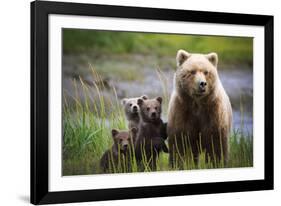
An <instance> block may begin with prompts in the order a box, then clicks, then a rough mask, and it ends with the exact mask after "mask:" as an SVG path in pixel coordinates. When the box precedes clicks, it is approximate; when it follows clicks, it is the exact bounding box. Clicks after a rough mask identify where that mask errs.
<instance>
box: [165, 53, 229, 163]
mask: <svg viewBox="0 0 281 206" xmlns="http://www.w3.org/2000/svg"><path fill="white" fill-rule="evenodd" d="M176 61H177V70H176V72H175V74H174V89H173V92H172V95H171V98H170V102H169V108H168V126H167V133H168V142H169V153H170V154H169V161H170V164H171V166H174V165H175V164H174V163H175V162H178V163H179V166H180V167H181V168H182V166H183V164H184V161H185V160H186V159H185V158H186V156H185V155H187V154H186V148H185V146H189V147H190V148H191V151H192V154H193V157H194V161H195V163H197V162H198V156H199V152H200V151H199V150H200V149H202V150H203V151H204V152H206V161H207V160H208V159H210V160H211V161H213V162H214V160H216V161H220V160H222V159H223V160H224V163H225V164H226V163H227V159H228V137H229V134H230V129H231V124H232V108H231V104H230V101H229V98H228V96H227V94H226V92H225V90H224V88H223V86H222V84H221V81H220V78H219V75H218V71H217V64H218V56H217V54H216V53H210V54H206V55H204V54H191V53H188V52H186V51H184V50H179V51H178V53H177V57H176Z"/></svg>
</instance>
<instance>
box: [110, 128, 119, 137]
mask: <svg viewBox="0 0 281 206" xmlns="http://www.w3.org/2000/svg"><path fill="white" fill-rule="evenodd" d="M118 133H119V131H118V130H117V129H112V130H111V134H112V137H113V138H114V137H116V135H117V134H118Z"/></svg>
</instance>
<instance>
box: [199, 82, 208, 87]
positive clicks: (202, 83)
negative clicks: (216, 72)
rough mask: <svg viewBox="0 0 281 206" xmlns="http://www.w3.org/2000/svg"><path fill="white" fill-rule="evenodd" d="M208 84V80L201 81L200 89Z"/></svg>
mask: <svg viewBox="0 0 281 206" xmlns="http://www.w3.org/2000/svg"><path fill="white" fill-rule="evenodd" d="M206 85H207V82H205V81H200V83H199V86H200V89H204V88H205V87H206Z"/></svg>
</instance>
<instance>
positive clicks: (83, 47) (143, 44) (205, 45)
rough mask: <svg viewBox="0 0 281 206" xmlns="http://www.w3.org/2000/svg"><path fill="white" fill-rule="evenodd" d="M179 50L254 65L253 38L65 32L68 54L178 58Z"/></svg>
mask: <svg viewBox="0 0 281 206" xmlns="http://www.w3.org/2000/svg"><path fill="white" fill-rule="evenodd" d="M178 49H185V50H187V51H189V52H191V53H192V52H194V53H209V52H217V53H218V55H219V58H220V61H221V62H223V63H239V64H249V65H252V60H253V38H251V37H226V36H200V35H182V34H181V35H180V34H155V33H141V32H116V31H96V30H82V29H64V30H63V52H64V53H65V54H76V53H89V52H92V53H95V55H101V56H103V55H111V54H114V55H116V54H120V55H121V54H122V55H123V54H132V53H133V54H143V55H153V56H175V55H176V52H177V50H178Z"/></svg>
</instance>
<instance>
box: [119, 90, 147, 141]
mask: <svg viewBox="0 0 281 206" xmlns="http://www.w3.org/2000/svg"><path fill="white" fill-rule="evenodd" d="M139 98H141V99H144V100H146V99H148V97H147V96H146V95H142V96H141V97H133V98H124V99H122V105H123V107H124V111H125V115H126V118H127V121H128V128H129V130H131V129H132V128H134V127H135V128H138V127H139V123H140V114H139V113H140V109H139V105H138V104H137V100H138V99H139ZM136 135H137V134H135V135H133V136H132V137H133V142H135V141H136Z"/></svg>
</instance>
